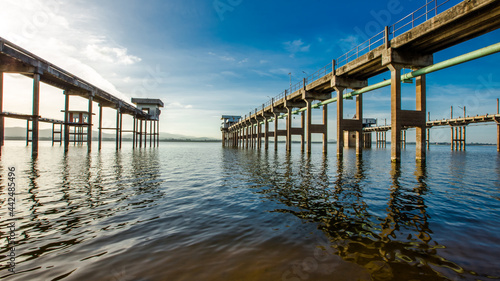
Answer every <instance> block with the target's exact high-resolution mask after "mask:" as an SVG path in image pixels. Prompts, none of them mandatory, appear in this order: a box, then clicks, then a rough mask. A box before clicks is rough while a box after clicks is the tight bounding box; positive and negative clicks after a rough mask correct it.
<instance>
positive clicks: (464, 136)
mask: <svg viewBox="0 0 500 281" xmlns="http://www.w3.org/2000/svg"><path fill="white" fill-rule="evenodd" d="M466 128H467V126H464V131H463V133H464V135H463V137H462V139H463V140H464V150H465V146H466V144H465V143H466V140H467V137H466V133H465V130H466Z"/></svg>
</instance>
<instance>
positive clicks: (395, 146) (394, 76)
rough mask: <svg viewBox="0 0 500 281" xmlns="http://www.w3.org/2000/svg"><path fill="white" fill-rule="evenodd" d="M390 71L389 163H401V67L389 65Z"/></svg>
mask: <svg viewBox="0 0 500 281" xmlns="http://www.w3.org/2000/svg"><path fill="white" fill-rule="evenodd" d="M388 67H389V69H390V70H391V161H392V162H401V128H402V113H401V69H402V68H403V67H402V65H399V64H389V65H388Z"/></svg>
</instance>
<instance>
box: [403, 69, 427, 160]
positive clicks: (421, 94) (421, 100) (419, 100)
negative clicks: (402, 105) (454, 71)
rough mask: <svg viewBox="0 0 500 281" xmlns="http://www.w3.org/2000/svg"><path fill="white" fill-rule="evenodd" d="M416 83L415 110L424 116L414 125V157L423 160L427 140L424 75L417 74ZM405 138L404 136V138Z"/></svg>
mask: <svg viewBox="0 0 500 281" xmlns="http://www.w3.org/2000/svg"><path fill="white" fill-rule="evenodd" d="M415 83H416V105H417V107H416V110H417V111H420V112H422V113H423V114H424V118H423V120H420V121H421V123H422V124H421V125H420V126H417V127H416V145H417V148H416V149H417V151H416V159H417V160H418V161H421V160H425V153H426V149H425V148H426V141H427V135H426V133H427V130H426V122H425V112H426V111H427V109H426V78H425V75H422V76H418V77H416V78H415ZM405 140H406V138H405Z"/></svg>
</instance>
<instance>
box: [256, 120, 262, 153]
mask: <svg viewBox="0 0 500 281" xmlns="http://www.w3.org/2000/svg"><path fill="white" fill-rule="evenodd" d="M257 122H258V123H257V148H258V149H261V148H262V124H260V121H259V120H257Z"/></svg>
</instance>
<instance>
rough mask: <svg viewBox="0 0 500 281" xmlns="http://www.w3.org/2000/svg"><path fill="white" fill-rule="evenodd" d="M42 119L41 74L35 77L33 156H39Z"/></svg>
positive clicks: (32, 134) (32, 133) (36, 74)
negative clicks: (40, 123) (40, 120)
mask: <svg viewBox="0 0 500 281" xmlns="http://www.w3.org/2000/svg"><path fill="white" fill-rule="evenodd" d="M39 118H40V74H38V73H35V74H34V75H33V131H32V132H31V136H32V138H31V154H32V156H33V157H36V156H38V131H39V121H38V120H39Z"/></svg>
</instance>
